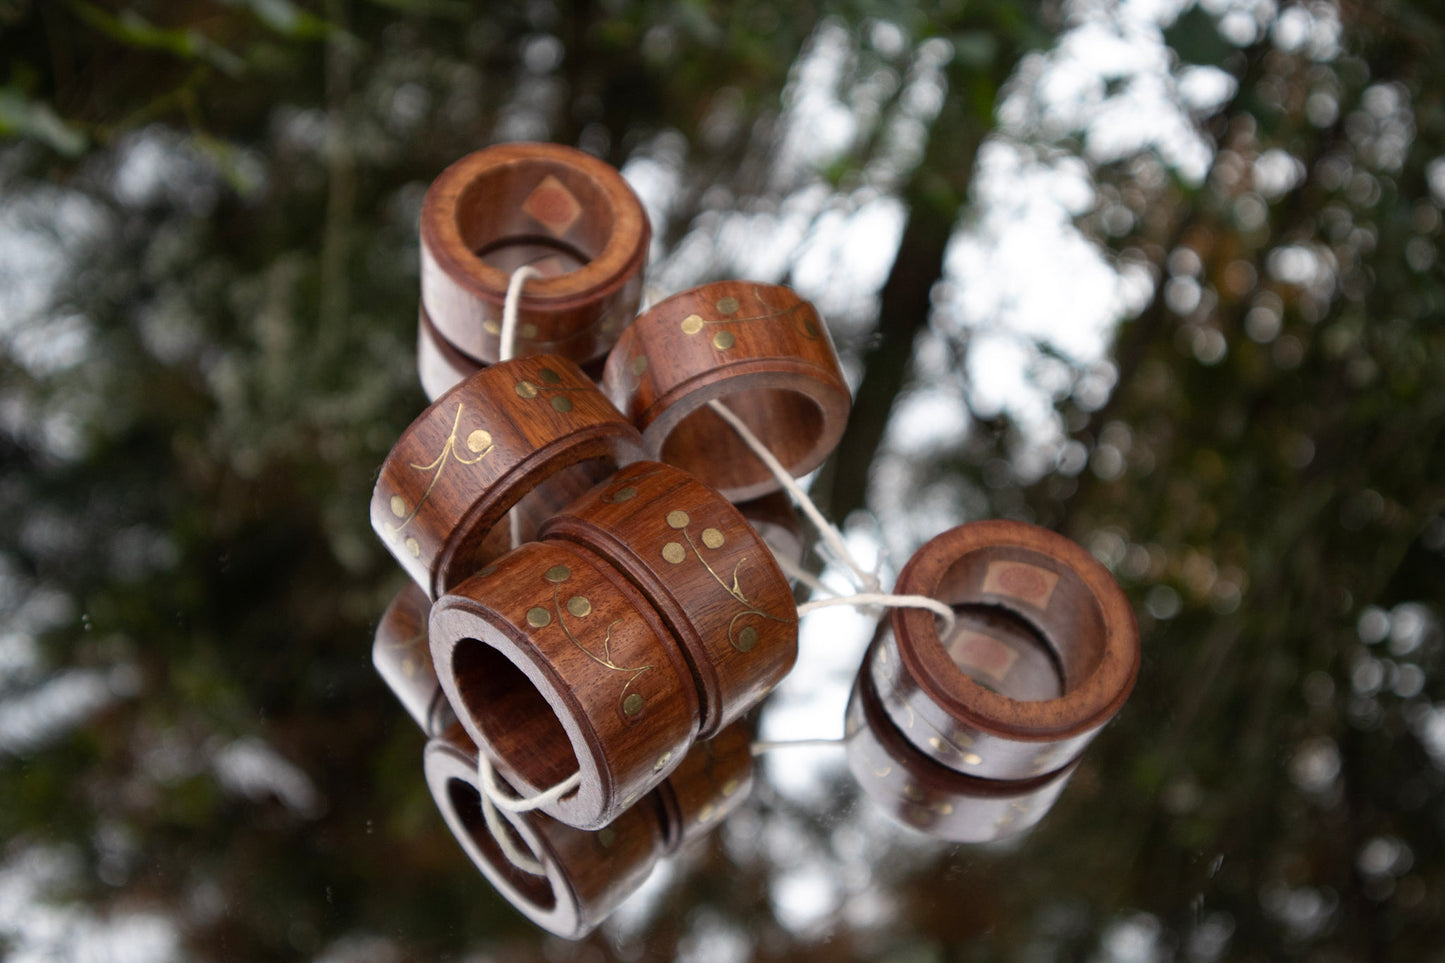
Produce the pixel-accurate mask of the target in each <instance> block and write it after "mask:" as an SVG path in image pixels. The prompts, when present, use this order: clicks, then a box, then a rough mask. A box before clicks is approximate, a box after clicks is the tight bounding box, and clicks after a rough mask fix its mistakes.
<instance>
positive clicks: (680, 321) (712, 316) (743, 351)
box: [604, 281, 851, 501]
mask: <svg viewBox="0 0 1445 963" xmlns="http://www.w3.org/2000/svg"><path fill="white" fill-rule="evenodd" d="M604 385H605V387H606V390H607V393H608V396H609V397H610V398H611V399H612V400H613V401H614V402H615V403H616V404H617V407H618V408H620V409H621V410H622V411H623V412H624V413H625V414H627V415H628V417H630V418H632V419H633V421H634V423H635V424H636V425H637V426H638V428H640V429H641V430H642V434H643V437H644V438H646V439H647V446H648V449H649V451H650V453H651V455H650V456H651V457H652V458H654V459H656V460H658V461H665V462H667V463H669V464H672V465H677V466H678V467H680V468H684V469H686V470H688V471H690V472H692V473H693V474H694V475H696V476H697V477H698V478H699V479H701V480H702V481H703V482H705V483H707V484H709V485H711V486H713V487H714V488H716V489H718V490H719V491H720V492H722V494H723V495H724V496H725V497H726V498H728V499H729V500H731V501H746V500H747V499H750V498H756V497H758V496H759V495H764V494H766V493H768V492H770V491H775V490H776V489H777V488H778V487H779V483H778V480H777V479H776V478H774V477H773V475H772V474H771V473H770V472H769V471H768V469H767V468H766V467H765V466H764V465H763V463H762V462H761V461H759V460H758V459H757V457H756V456H755V455H754V454H753V453H752V451H751V450H750V449H748V448H747V447H746V445H745V444H744V443H743V442H742V440H741V439H740V438H739V437H738V435H737V433H736V432H735V431H734V430H733V428H732V427H730V426H729V425H728V424H727V423H726V422H724V421H723V420H722V419H721V418H720V417H719V416H718V414H717V413H716V412H714V411H713V410H712V409H710V408H708V407H707V403H708V402H709V401H713V400H718V401H722V402H723V403H724V404H726V405H727V406H728V407H729V408H730V409H732V411H733V412H734V413H735V414H736V415H738V416H739V417H740V418H741V419H742V420H743V421H744V422H745V423H746V424H747V425H748V427H749V428H751V429H752V431H753V432H754V433H755V434H756V435H757V436H758V437H759V438H760V439H761V440H762V442H763V443H764V444H765V445H766V446H767V447H768V448H769V449H770V450H771V451H772V452H773V454H774V455H776V456H777V458H778V460H779V461H781V462H782V463H783V465H784V466H785V467H786V468H787V470H788V471H789V472H791V473H792V474H793V475H795V476H797V475H804V474H806V473H808V472H810V471H812V470H813V469H814V468H817V467H818V465H819V464H820V463H821V462H822V461H823V459H824V458H826V457H827V456H828V454H829V453H830V452H831V451H832V450H833V448H834V446H836V445H837V443H838V439H839V438H840V437H841V436H842V433H843V428H844V425H845V423H846V422H847V420H848V409H849V406H850V404H851V397H850V395H849V393H848V385H847V383H846V382H845V381H844V380H843V374H842V370H841V369H840V368H839V365H838V356H837V354H836V353H835V352H834V350H833V342H832V340H831V339H830V337H829V335H828V331H827V328H826V327H824V325H823V323H822V321H821V320H820V319H819V318H818V312H817V311H816V310H815V309H814V308H813V306H812V305H811V304H809V303H808V302H807V301H804V300H803V299H802V298H800V297H798V295H797V294H795V293H793V291H791V290H790V289H788V288H785V287H780V286H777V285H772V284H755V283H749V282H743V281H720V282H717V283H713V284H705V285H703V286H702V287H697V288H692V289H691V290H688V291H684V292H682V293H681V294H675V295H673V296H672V297H670V298H666V299H665V300H663V301H659V302H658V303H657V304H655V305H653V306H652V307H651V308H649V309H648V310H647V311H646V312H645V313H644V314H642V315H641V316H640V317H638V318H637V320H635V321H634V322H632V324H631V325H630V326H629V327H628V328H627V329H626V330H625V331H623V332H622V336H621V337H620V338H619V339H618V341H617V346H616V347H615V348H613V350H612V353H611V354H610V355H609V356H608V358H607V367H606V372H605V376H604Z"/></svg>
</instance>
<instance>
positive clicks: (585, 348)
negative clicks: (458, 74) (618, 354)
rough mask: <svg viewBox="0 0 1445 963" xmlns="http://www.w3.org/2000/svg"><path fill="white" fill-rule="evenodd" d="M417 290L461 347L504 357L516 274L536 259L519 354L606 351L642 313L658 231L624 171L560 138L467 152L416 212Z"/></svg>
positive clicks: (581, 357) (487, 358) (585, 355)
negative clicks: (504, 329)
mask: <svg viewBox="0 0 1445 963" xmlns="http://www.w3.org/2000/svg"><path fill="white" fill-rule="evenodd" d="M420 234H421V295H422V303H423V305H424V306H425V308H426V311H427V313H428V314H429V315H430V317H431V320H432V323H433V324H434V325H435V326H436V329H437V331H439V332H440V333H441V334H442V336H443V337H445V339H446V340H447V341H448V342H450V344H451V345H453V346H454V347H455V348H456V349H457V350H459V351H461V352H462V353H464V354H466V355H469V356H471V357H472V358H474V359H476V360H478V361H482V362H487V363H492V362H495V361H497V360H498V358H499V355H498V348H499V339H498V335H499V334H500V331H501V319H502V305H503V302H504V301H505V299H506V292H507V282H508V280H509V278H510V275H511V273H512V272H513V271H514V270H516V268H518V267H520V266H521V265H523V264H530V265H531V266H532V267H534V268H536V269H537V270H539V271H540V272H541V273H542V274H543V277H540V278H534V279H532V280H530V281H528V282H527V285H526V287H525V288H524V289H523V292H522V296H521V299H520V308H519V312H518V321H519V326H518V340H517V354H518V355H524V354H539V353H547V354H556V355H562V356H564V357H567V358H571V359H572V360H574V361H577V362H579V363H580V362H587V361H591V360H594V359H597V358H601V357H603V356H605V355H606V353H607V351H608V349H609V348H611V346H612V344H613V343H614V342H615V341H616V339H617V335H618V333H619V332H621V330H622V329H623V327H625V326H626V325H627V324H628V322H630V321H631V320H632V317H633V315H635V314H636V313H637V305H638V301H639V299H640V298H641V295H642V277H643V267H644V265H645V263H646V260H647V250H648V245H649V243H650V242H651V238H652V228H651V226H650V224H649V223H648V220H647V214H646V212H645V211H644V210H643V208H642V204H641V202H640V201H638V199H637V195H636V194H634V193H633V191H632V189H631V188H630V187H628V185H627V182H626V181H625V180H623V178H622V175H621V174H619V173H618V172H617V171H616V170H615V169H614V168H612V167H610V166H608V165H607V164H605V163H604V162H602V161H600V160H598V159H597V158H595V157H592V156H591V155H589V154H585V153H583V152H582V151H579V150H575V149H573V148H570V147H563V146H561V145H558V144H527V143H518V144H501V145H497V146H494V147H488V148H486V149H484V150H480V151H477V152H475V153H473V154H468V155H467V156H466V157H463V158H462V159H461V160H458V161H457V162H456V163H454V164H452V165H451V166H450V167H448V168H447V169H446V170H444V171H443V172H442V173H441V174H440V175H439V176H438V177H437V179H436V180H435V181H433V182H432V184H431V186H430V188H428V190H427V193H426V197H425V198H424V199H423V201H422V210H421V227H420Z"/></svg>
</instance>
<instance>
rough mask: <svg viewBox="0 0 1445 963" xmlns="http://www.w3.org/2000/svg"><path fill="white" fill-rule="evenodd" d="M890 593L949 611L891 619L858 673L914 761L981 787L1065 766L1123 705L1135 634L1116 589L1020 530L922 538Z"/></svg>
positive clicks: (1050, 538) (1073, 550)
mask: <svg viewBox="0 0 1445 963" xmlns="http://www.w3.org/2000/svg"><path fill="white" fill-rule="evenodd" d="M895 591H897V592H898V593H900V594H917V595H926V596H930V597H932V598H936V599H939V600H940V601H943V602H945V603H947V604H949V605H951V606H953V607H954V610H955V612H956V613H957V615H958V624H957V625H956V626H955V628H954V630H953V631H952V632H951V633H950V634H949V637H948V638H947V639H940V638H939V634H938V629H937V626H936V623H935V620H934V619H935V617H934V615H933V614H932V613H931V612H927V611H924V610H921V609H895V610H894V611H893V613H892V616H891V618H890V619H889V623H888V624H889V627H890V628H891V631H884V632H883V633H882V636H881V638H880V642H879V644H878V645H876V646H875V647H874V649H873V652H872V655H871V656H870V657H869V659H868V661H867V663H866V666H867V671H868V673H869V674H870V676H871V678H872V681H873V684H874V686H875V687H876V690H877V692H878V695H879V698H880V700H881V703H882V706H883V709H884V711H885V712H886V713H887V714H888V716H889V717H890V718H891V719H892V720H893V722H894V724H895V725H896V726H897V728H898V730H899V731H900V732H901V733H902V734H903V736H904V738H906V739H907V740H908V741H909V742H911V743H912V744H913V745H915V746H916V747H918V749H919V750H920V751H922V752H923V753H924V754H926V755H929V756H931V757H932V758H934V759H936V760H938V761H939V762H941V763H943V764H944V765H946V766H948V767H950V768H952V769H955V770H958V771H959V772H963V773H967V774H968V775H971V776H979V777H983V778H987V779H1032V778H1034V777H1036V776H1041V775H1044V774H1046V773H1052V772H1056V771H1058V770H1060V769H1062V768H1064V767H1065V766H1067V765H1069V764H1070V763H1072V762H1073V761H1074V760H1075V759H1077V758H1078V756H1079V753H1080V752H1081V751H1082V750H1083V748H1084V746H1085V745H1087V744H1088V742H1089V740H1090V739H1092V738H1093V737H1094V735H1095V734H1096V733H1097V732H1098V731H1099V729H1100V728H1102V727H1103V725H1104V724H1105V723H1107V722H1108V721H1109V720H1110V719H1111V718H1112V717H1113V716H1114V714H1115V713H1116V712H1118V711H1119V707H1120V706H1121V705H1123V703H1124V700H1125V699H1126V698H1127V697H1128V695H1129V692H1130V690H1131V689H1132V688H1133V685H1134V680H1135V677H1136V676H1137V675H1138V671H1139V631H1138V627H1137V625H1136V624H1135V621H1134V613H1133V611H1132V610H1131V609H1130V607H1129V602H1128V600H1127V599H1126V598H1125V596H1124V593H1123V591H1122V590H1121V589H1120V588H1119V586H1118V583H1117V582H1115V581H1114V579H1113V577H1112V576H1110V574H1109V572H1108V571H1107V570H1106V569H1105V568H1104V567H1103V566H1102V565H1100V564H1099V563H1098V562H1097V561H1095V560H1094V558H1093V556H1091V555H1090V554H1089V553H1088V552H1087V551H1085V550H1084V549H1083V548H1081V547H1080V546H1078V545H1077V544H1075V543H1074V542H1071V541H1069V540H1068V539H1066V538H1063V537H1062V536H1060V535H1056V534H1054V533H1052V532H1049V531H1047V530H1045V529H1042V528H1038V527H1036V526H1033V525H1026V524H1023V523H1021V522H1010V521H987V522H974V523H971V524H967V525H961V526H959V527H958V528H954V529H950V530H949V531H947V532H944V533H943V534H942V535H939V536H937V537H936V538H934V539H932V540H930V541H929V542H928V543H927V544H925V545H924V546H923V547H922V548H920V549H919V550H918V552H917V553H916V554H915V555H914V556H913V558H912V559H910V560H909V562H908V564H907V565H906V566H905V567H904V569H903V571H902V573H900V575H899V576H898V582H897V588H896V589H895Z"/></svg>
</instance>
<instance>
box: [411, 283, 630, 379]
mask: <svg viewBox="0 0 1445 963" xmlns="http://www.w3.org/2000/svg"><path fill="white" fill-rule="evenodd" d="M604 361H605V358H597V359H594V360H592V361H588V362H586V363H584V364H581V365H579V367H581V369H582V373H583V374H585V375H586V376H587V377H588V378H589V379H591V380H592V381H593V382H600V381H601V380H602V366H603V363H604ZM484 367H486V365H485V364H484V363H483V362H481V361H478V360H476V359H475V358H473V357H471V356H470V355H466V354H463V353H462V352H461V351H458V350H457V348H456V346H455V345H453V344H452V343H451V342H449V341H447V339H446V338H444V337H442V336H441V333H440V332H439V331H437V329H436V326H435V325H433V324H432V322H431V318H429V317H428V316H427V313H426V307H425V306H419V307H418V308H417V323H416V373H417V377H418V378H419V379H420V381H421V390H422V391H424V392H426V396H427V400H429V401H436V400H437V399H438V398H440V397H441V396H442V395H444V394H446V393H447V392H448V391H450V390H452V389H453V388H455V387H456V386H457V385H459V384H461V383H462V382H463V381H466V380H467V379H468V378H470V377H471V376H472V375H474V374H476V373H477V371H478V370H479V369H481V368H484Z"/></svg>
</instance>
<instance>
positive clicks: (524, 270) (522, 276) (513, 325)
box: [497, 264, 542, 361]
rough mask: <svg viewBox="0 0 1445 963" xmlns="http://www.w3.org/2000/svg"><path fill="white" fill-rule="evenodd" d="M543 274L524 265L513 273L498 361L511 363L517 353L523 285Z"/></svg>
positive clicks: (505, 304) (508, 291)
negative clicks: (529, 279) (518, 320)
mask: <svg viewBox="0 0 1445 963" xmlns="http://www.w3.org/2000/svg"><path fill="white" fill-rule="evenodd" d="M541 276H542V272H541V271H539V270H537V269H536V268H534V267H532V265H530V264H523V265H522V266H521V267H519V268H517V270H515V271H513V272H512V279H511V280H510V281H508V282H507V299H506V300H505V301H503V302H502V333H501V342H502V343H501V344H500V345H499V346H498V347H497V360H498V361H511V360H512V358H513V357H514V356H515V355H516V353H517V314H518V309H519V308H520V307H521V302H522V285H524V284H526V283H527V279H528V278H539V277H541Z"/></svg>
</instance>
